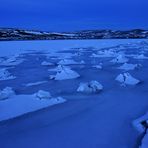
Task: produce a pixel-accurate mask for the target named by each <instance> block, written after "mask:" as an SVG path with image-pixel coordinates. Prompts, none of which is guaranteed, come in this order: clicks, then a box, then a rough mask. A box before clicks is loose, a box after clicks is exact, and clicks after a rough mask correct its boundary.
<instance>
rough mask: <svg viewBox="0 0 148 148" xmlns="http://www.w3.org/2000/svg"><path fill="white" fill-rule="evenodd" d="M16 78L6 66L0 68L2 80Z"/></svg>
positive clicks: (0, 78)
mask: <svg viewBox="0 0 148 148" xmlns="http://www.w3.org/2000/svg"><path fill="white" fill-rule="evenodd" d="M15 78H16V77H15V76H12V75H11V74H10V73H9V71H8V70H6V69H5V68H2V69H0V80H10V79H15Z"/></svg>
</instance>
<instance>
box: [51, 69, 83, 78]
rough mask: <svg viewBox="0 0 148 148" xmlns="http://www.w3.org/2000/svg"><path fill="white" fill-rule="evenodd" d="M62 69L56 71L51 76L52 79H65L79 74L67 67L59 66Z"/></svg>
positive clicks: (76, 76)
mask: <svg viewBox="0 0 148 148" xmlns="http://www.w3.org/2000/svg"><path fill="white" fill-rule="evenodd" d="M61 68H62V69H61V70H60V71H58V72H57V74H56V75H55V76H51V77H52V79H54V80H66V79H75V78H78V77H80V75H79V74H78V73H77V72H75V71H73V70H71V69H70V68H68V67H61Z"/></svg>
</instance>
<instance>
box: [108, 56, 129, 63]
mask: <svg viewBox="0 0 148 148" xmlns="http://www.w3.org/2000/svg"><path fill="white" fill-rule="evenodd" d="M128 61H129V60H128V58H126V57H125V56H124V55H119V56H117V57H116V58H115V59H113V60H111V62H113V63H126V62H128Z"/></svg>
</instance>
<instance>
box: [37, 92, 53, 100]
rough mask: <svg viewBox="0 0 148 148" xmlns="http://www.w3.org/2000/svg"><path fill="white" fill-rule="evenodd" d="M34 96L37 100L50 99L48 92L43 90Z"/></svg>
mask: <svg viewBox="0 0 148 148" xmlns="http://www.w3.org/2000/svg"><path fill="white" fill-rule="evenodd" d="M35 96H36V97H37V98H39V99H50V98H51V94H50V92H47V91H44V90H39V91H38V92H37V93H36V94H35Z"/></svg>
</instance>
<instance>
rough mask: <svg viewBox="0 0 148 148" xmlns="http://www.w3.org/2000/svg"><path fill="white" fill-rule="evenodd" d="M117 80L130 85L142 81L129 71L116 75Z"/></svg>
mask: <svg viewBox="0 0 148 148" xmlns="http://www.w3.org/2000/svg"><path fill="white" fill-rule="evenodd" d="M116 81H118V82H121V83H122V84H128V85H136V84H138V83H140V81H139V80H138V79H136V78H134V77H132V76H131V75H130V74H129V73H123V74H119V75H118V76H117V77H116Z"/></svg>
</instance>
